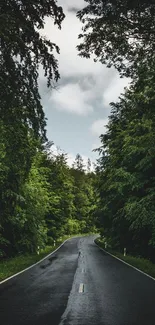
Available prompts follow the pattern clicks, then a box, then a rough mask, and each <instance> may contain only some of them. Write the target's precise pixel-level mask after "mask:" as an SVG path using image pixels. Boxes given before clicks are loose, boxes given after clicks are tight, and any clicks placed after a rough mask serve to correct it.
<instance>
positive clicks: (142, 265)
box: [95, 238, 155, 278]
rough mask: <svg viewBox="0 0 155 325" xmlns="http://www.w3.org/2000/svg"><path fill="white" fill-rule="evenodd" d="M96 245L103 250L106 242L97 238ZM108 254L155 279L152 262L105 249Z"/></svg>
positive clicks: (154, 269)
mask: <svg viewBox="0 0 155 325" xmlns="http://www.w3.org/2000/svg"><path fill="white" fill-rule="evenodd" d="M95 242H96V244H97V245H99V246H100V247H101V248H103V249H105V240H104V239H103V240H102V239H100V238H97V239H96V240H95ZM105 250H106V251H107V252H109V253H111V254H113V255H115V256H117V257H119V258H120V259H121V260H123V261H125V262H127V263H128V264H130V265H133V266H135V267H136V268H137V269H139V270H141V271H143V272H145V273H147V274H148V275H151V276H152V277H153V278H155V264H153V263H152V262H150V261H149V260H147V259H145V258H140V257H134V256H131V255H127V256H124V255H123V254H121V253H119V252H116V251H115V250H112V249H111V248H107V249H105Z"/></svg>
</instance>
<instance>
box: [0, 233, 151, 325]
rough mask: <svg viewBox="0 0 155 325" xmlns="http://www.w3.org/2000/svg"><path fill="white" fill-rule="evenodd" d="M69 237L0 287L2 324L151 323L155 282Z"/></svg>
mask: <svg viewBox="0 0 155 325" xmlns="http://www.w3.org/2000/svg"><path fill="white" fill-rule="evenodd" d="M94 238H95V237H93V236H89V237H80V238H73V239H70V240H69V241H67V242H66V243H65V244H64V245H63V246H62V247H61V248H60V249H59V250H58V251H57V252H55V253H54V254H53V255H51V256H50V257H48V258H47V259H45V260H44V261H42V262H41V263H40V264H38V265H36V266H35V267H33V268H31V269H30V270H28V271H26V272H24V273H22V274H20V275H18V276H17V277H15V278H13V279H11V280H9V281H7V282H5V283H3V284H1V285H0V324H1V325H91V324H92V325H154V324H155V281H153V280H152V279H150V278H148V277H146V276H145V275H143V274H142V273H139V272H138V271H136V270H134V269H133V268H131V267H129V266H127V265H125V264H123V263H121V262H120V261H118V260H116V259H114V258H113V257H111V256H109V255H108V254H106V253H105V252H103V251H102V250H100V249H99V248H98V247H97V246H96V245H95V244H94Z"/></svg>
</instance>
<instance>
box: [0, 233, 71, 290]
mask: <svg viewBox="0 0 155 325" xmlns="http://www.w3.org/2000/svg"><path fill="white" fill-rule="evenodd" d="M72 238H77V237H72ZM72 238H68V239H66V240H65V241H64V242H63V243H62V244H61V245H60V246H59V247H57V248H56V249H55V250H54V251H53V252H51V253H50V254H48V255H47V256H45V257H44V258H42V259H41V260H39V261H38V262H37V263H35V264H32V265H30V266H28V267H27V268H26V269H24V270H22V271H20V272H18V273H15V274H13V275H11V276H10V277H9V278H6V279H4V280H2V281H0V285H1V284H3V283H4V282H7V281H9V280H11V279H12V278H15V277H16V276H17V275H19V274H21V273H24V272H26V271H28V270H29V269H31V268H32V267H34V266H36V265H37V264H39V263H41V262H42V261H44V260H45V259H46V258H48V257H49V256H51V255H53V254H54V253H55V252H57V251H58V249H60V247H62V246H63V245H64V244H65V243H66V242H67V241H68V240H70V239H72Z"/></svg>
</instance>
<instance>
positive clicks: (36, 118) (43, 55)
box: [0, 0, 64, 136]
mask: <svg viewBox="0 0 155 325" xmlns="http://www.w3.org/2000/svg"><path fill="white" fill-rule="evenodd" d="M49 16H50V17H51V18H52V19H53V22H54V24H56V25H58V27H59V28H60V27H61V23H62V21H63V19H64V14H63V10H62V8H61V7H60V6H58V5H57V4H56V1H55V0H45V1H41V0H39V1H38V0H31V1H26V0H22V1H16V0H12V1H7V2H6V1H4V0H1V2H0V21H1V24H0V93H1V97H0V113H1V118H2V119H4V120H5V121H7V120H8V119H9V120H11V116H12V113H13V111H14V110H15V112H16V114H17V115H18V116H20V118H21V119H22V121H24V123H27V124H28V125H29V126H31V127H32V128H33V130H34V131H35V133H36V134H37V135H38V134H39V133H40V132H41V134H42V135H43V136H45V124H46V123H45V117H44V112H43V109H42V105H41V102H40V95H39V91H38V73H39V72H38V69H39V67H42V68H43V70H44V74H45V77H47V85H48V87H49V86H50V85H51V83H52V80H53V79H55V80H56V81H57V80H58V79H59V77H60V76H59V72H58V62H57V59H56V58H55V56H54V54H53V52H54V51H56V52H57V53H59V47H58V46H57V45H56V44H55V43H53V42H51V41H50V40H48V39H46V37H44V36H42V34H41V33H40V30H42V29H43V28H44V25H45V18H46V17H49Z"/></svg>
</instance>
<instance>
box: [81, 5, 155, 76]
mask: <svg viewBox="0 0 155 325" xmlns="http://www.w3.org/2000/svg"><path fill="white" fill-rule="evenodd" d="M85 2H87V6H86V7H84V8H83V9H82V10H81V11H79V12H78V13H77V17H78V18H79V19H80V20H81V22H82V23H83V28H82V33H81V34H80V35H79V39H80V40H81V41H82V42H81V43H80V44H79V45H78V47H77V48H78V51H79V55H80V56H82V57H86V58H89V57H90V56H91V55H93V57H95V61H97V60H99V61H100V62H101V63H104V64H106V65H107V66H108V67H111V66H112V65H113V66H114V67H115V68H116V69H117V70H118V71H119V72H120V74H121V75H126V76H135V75H137V68H138V67H139V66H140V65H141V64H146V65H147V66H148V64H149V63H148V62H151V60H152V58H153V57H154V49H155V24H154V20H155V3H154V1H153V0H148V1H146V0H134V1H131V0H109V1H107V0H96V1H94V0H85Z"/></svg>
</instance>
